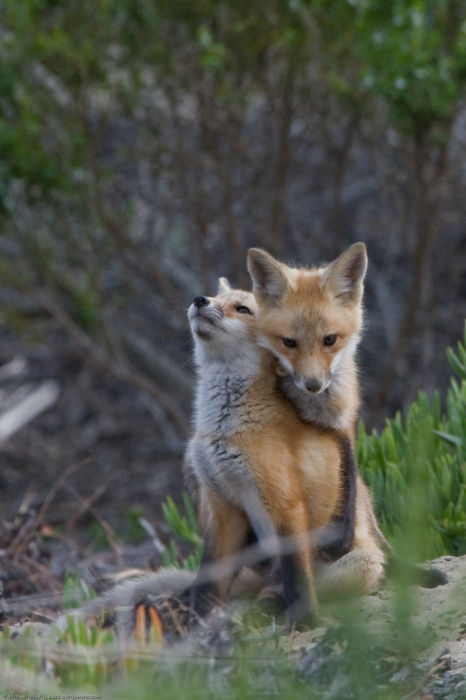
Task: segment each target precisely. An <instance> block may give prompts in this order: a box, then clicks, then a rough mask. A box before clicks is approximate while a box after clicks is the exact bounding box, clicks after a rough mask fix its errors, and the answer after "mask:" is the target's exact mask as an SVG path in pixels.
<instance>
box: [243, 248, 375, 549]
mask: <svg viewBox="0 0 466 700" xmlns="http://www.w3.org/2000/svg"><path fill="white" fill-rule="evenodd" d="M366 268H367V255H366V248H365V246H364V244H363V243H356V244H355V245H353V246H351V248H350V249H349V250H347V251H346V252H345V253H344V254H343V255H341V256H340V257H339V258H338V259H337V260H335V261H334V262H333V263H331V264H330V265H328V266H327V267H325V268H319V269H315V268H314V269H311V270H305V269H293V268H290V267H288V266H286V265H284V264H283V263H280V262H279V261H278V260H275V259H274V258H273V257H272V256H271V255H269V254H268V253H266V252H265V251H263V250H260V249H257V248H251V250H250V251H249V253H248V270H249V273H250V275H251V279H252V282H253V290H254V295H255V298H256V300H257V303H258V336H259V343H261V344H262V345H263V346H264V347H265V348H267V349H268V350H269V351H270V352H271V353H272V354H273V355H274V356H275V357H276V358H277V359H278V365H277V374H278V375H279V376H280V379H279V387H280V389H281V391H282V392H283V393H284V394H285V395H286V396H287V397H288V398H289V399H290V401H291V402H292V403H293V405H294V407H295V409H296V410H297V412H298V414H299V415H300V417H301V418H302V419H303V420H305V421H309V422H311V423H314V424H316V425H321V426H323V427H325V428H333V429H335V430H338V431H339V432H340V433H341V434H342V435H344V436H346V438H347V441H348V444H347V448H346V453H347V461H346V463H345V464H344V480H345V488H344V497H343V506H342V508H341V510H340V513H339V515H338V516H337V520H336V523H335V525H337V526H338V528H339V537H338V538H335V539H334V540H333V542H332V543H331V544H330V545H329V546H328V548H327V553H328V555H329V556H331V557H333V558H337V557H338V556H341V555H342V554H345V553H346V552H347V551H348V550H349V548H350V547H351V544H352V542H353V539H354V528H355V507H356V489H357V482H358V475H357V469H356V464H355V460H354V457H353V452H354V438H355V423H356V419H357V416H358V411H359V404H360V398H359V385H358V380H357V373H356V364H355V359H354V356H355V352H356V347H357V344H358V341H359V337H360V331H361V325H362V304H361V302H362V293H363V280H364V275H365V272H366ZM360 488H364V486H363V485H362V484H360Z"/></svg>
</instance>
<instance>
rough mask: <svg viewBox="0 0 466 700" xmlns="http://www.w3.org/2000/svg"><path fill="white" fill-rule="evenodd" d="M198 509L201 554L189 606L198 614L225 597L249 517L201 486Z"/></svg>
mask: <svg viewBox="0 0 466 700" xmlns="http://www.w3.org/2000/svg"><path fill="white" fill-rule="evenodd" d="M201 502H202V503H201V510H202V513H203V519H204V521H207V522H206V523H205V541H204V553H203V556H202V561H201V567H200V569H199V573H198V576H197V578H196V580H195V581H194V583H193V584H192V585H191V587H190V589H189V595H190V607H191V609H192V610H193V611H194V612H195V613H197V614H198V615H200V616H201V617H202V616H204V615H206V614H207V613H208V612H209V611H210V610H211V609H212V607H213V606H214V604H215V603H216V602H220V601H223V600H225V598H226V597H227V595H228V592H229V590H230V586H231V582H232V580H233V576H234V575H235V573H236V571H237V570H238V568H239V567H240V558H239V556H237V555H238V554H239V552H240V550H241V549H242V547H243V546H244V544H245V541H246V537H247V532H248V528H249V523H248V520H247V518H246V516H245V514H244V512H242V511H241V510H240V509H239V508H237V507H235V506H234V505H232V504H231V503H229V502H228V501H225V500H224V499H223V498H221V497H219V496H218V495H217V494H216V493H215V492H213V491H210V490H209V491H208V490H205V489H203V490H202V492H201Z"/></svg>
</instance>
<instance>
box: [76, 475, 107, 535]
mask: <svg viewBox="0 0 466 700" xmlns="http://www.w3.org/2000/svg"><path fill="white" fill-rule="evenodd" d="M107 487H108V481H107V482H106V483H105V484H100V486H98V487H97V488H96V490H95V491H94V493H91V495H90V496H88V497H87V498H83V499H81V501H80V503H79V505H78V507H77V508H76V510H75V511H74V513H73V514H72V515H71V517H70V518H69V519H68V521H67V523H66V529H67V532H70V531H71V530H73V528H74V527H75V526H76V523H77V521H78V520H79V518H81V517H82V516H83V515H84V513H85V512H86V511H89V512H90V511H91V508H92V505H93V504H94V503H95V502H96V501H98V500H99V498H100V497H101V495H102V494H103V493H104V491H105V490H106V489H107Z"/></svg>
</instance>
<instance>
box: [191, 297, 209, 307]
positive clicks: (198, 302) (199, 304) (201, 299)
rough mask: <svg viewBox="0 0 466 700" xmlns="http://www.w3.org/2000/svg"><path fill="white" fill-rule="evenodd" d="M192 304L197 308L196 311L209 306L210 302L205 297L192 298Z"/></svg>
mask: <svg viewBox="0 0 466 700" xmlns="http://www.w3.org/2000/svg"><path fill="white" fill-rule="evenodd" d="M193 304H194V306H197V308H198V309H200V308H201V307H202V306H209V304H210V301H209V300H208V299H207V297H204V296H198V297H194V299H193Z"/></svg>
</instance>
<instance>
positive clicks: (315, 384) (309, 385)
mask: <svg viewBox="0 0 466 700" xmlns="http://www.w3.org/2000/svg"><path fill="white" fill-rule="evenodd" d="M304 386H305V387H306V389H307V390H308V391H310V392H312V393H313V394H316V393H317V392H318V391H319V389H321V388H322V382H320V381H319V380H318V379H306V381H305V382H304Z"/></svg>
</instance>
